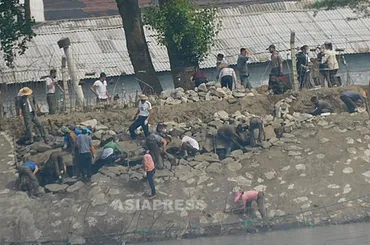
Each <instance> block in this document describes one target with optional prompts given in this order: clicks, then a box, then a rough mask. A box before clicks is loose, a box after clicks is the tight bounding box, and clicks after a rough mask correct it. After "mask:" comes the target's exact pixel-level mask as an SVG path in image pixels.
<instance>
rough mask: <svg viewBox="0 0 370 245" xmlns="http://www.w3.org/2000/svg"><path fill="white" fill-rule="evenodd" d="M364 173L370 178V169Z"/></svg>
mask: <svg viewBox="0 0 370 245" xmlns="http://www.w3.org/2000/svg"><path fill="white" fill-rule="evenodd" d="M362 175H363V176H365V177H366V178H370V171H367V172H364V173H362Z"/></svg>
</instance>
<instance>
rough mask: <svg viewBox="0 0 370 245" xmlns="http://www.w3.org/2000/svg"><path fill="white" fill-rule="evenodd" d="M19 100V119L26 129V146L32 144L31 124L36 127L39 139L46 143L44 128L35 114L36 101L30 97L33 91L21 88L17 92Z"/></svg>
mask: <svg viewBox="0 0 370 245" xmlns="http://www.w3.org/2000/svg"><path fill="white" fill-rule="evenodd" d="M18 94H19V95H20V96H21V98H20V99H19V100H18V103H19V106H18V108H19V112H18V114H19V118H20V119H23V120H24V125H25V128H26V136H27V138H28V141H27V142H26V144H33V143H34V139H33V134H32V123H34V124H35V125H36V127H37V128H38V129H39V131H40V135H41V137H42V138H43V139H44V141H45V143H47V140H46V136H45V130H44V126H43V125H42V123H41V122H40V120H39V118H38V116H37V114H36V109H37V105H36V101H35V98H34V97H33V96H32V94H33V91H32V89H30V88H28V87H24V88H21V89H20V90H19V92H18Z"/></svg>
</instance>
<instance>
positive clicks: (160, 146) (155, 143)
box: [146, 132, 171, 169]
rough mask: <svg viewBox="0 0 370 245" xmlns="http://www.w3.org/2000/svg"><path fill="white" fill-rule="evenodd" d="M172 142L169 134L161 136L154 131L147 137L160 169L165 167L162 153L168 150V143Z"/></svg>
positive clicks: (157, 166)
mask: <svg viewBox="0 0 370 245" xmlns="http://www.w3.org/2000/svg"><path fill="white" fill-rule="evenodd" d="M169 142H171V138H170V137H169V136H163V137H162V136H160V135H159V134H158V133H156V132H153V133H152V134H151V135H149V136H148V137H147V138H146V145H147V147H148V149H149V151H150V154H151V155H152V156H153V158H154V163H155V167H156V168H158V169H162V168H163V165H164V164H163V158H162V153H165V152H166V151H167V148H166V147H167V145H168V143H169Z"/></svg>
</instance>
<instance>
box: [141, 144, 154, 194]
mask: <svg viewBox="0 0 370 245" xmlns="http://www.w3.org/2000/svg"><path fill="white" fill-rule="evenodd" d="M143 163H144V170H145V172H146V178H147V179H148V184H149V186H150V189H151V191H152V194H151V196H150V197H149V199H152V198H155V196H156V191H155V185H154V174H155V166H154V161H153V158H152V156H151V155H150V153H149V151H147V152H146V154H145V155H144V158H143Z"/></svg>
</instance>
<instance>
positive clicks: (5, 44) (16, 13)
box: [0, 0, 35, 67]
mask: <svg viewBox="0 0 370 245" xmlns="http://www.w3.org/2000/svg"><path fill="white" fill-rule="evenodd" d="M34 23H35V21H34V20H33V19H29V18H27V17H26V14H25V9H24V6H23V5H21V4H19V0H0V50H1V51H3V53H4V54H3V58H4V59H5V61H6V65H7V66H8V67H12V66H13V61H14V58H15V57H16V56H17V55H22V54H24V52H25V51H26V50H27V42H29V41H30V40H31V39H32V38H33V37H34V36H35V33H34V32H33V30H32V25H33V24H34Z"/></svg>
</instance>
